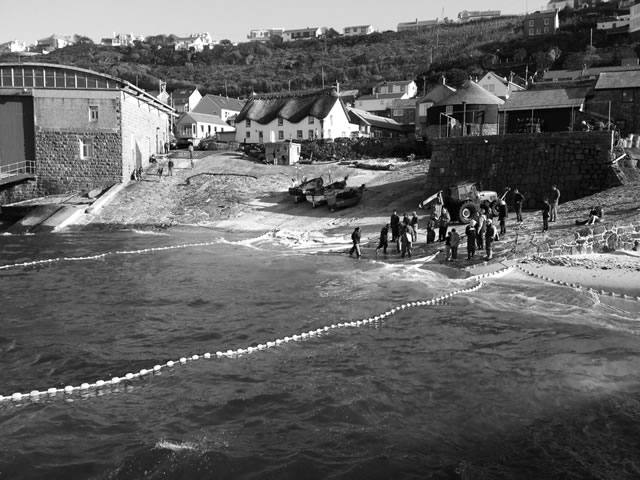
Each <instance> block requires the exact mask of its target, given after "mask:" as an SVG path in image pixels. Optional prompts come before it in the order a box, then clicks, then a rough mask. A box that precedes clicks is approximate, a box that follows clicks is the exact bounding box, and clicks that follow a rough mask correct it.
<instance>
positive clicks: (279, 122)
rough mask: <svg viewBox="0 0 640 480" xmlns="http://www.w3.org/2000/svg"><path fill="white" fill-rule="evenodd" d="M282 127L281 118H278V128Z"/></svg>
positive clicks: (282, 121)
mask: <svg viewBox="0 0 640 480" xmlns="http://www.w3.org/2000/svg"><path fill="white" fill-rule="evenodd" d="M283 125H284V119H283V118H282V117H278V126H279V127H282V126H283Z"/></svg>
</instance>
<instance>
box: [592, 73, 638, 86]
mask: <svg viewBox="0 0 640 480" xmlns="http://www.w3.org/2000/svg"><path fill="white" fill-rule="evenodd" d="M612 88H640V70H632V71H630V72H616V73H607V72H604V73H601V74H600V77H599V78H598V81H597V82H596V86H595V89H596V90H605V89H612Z"/></svg>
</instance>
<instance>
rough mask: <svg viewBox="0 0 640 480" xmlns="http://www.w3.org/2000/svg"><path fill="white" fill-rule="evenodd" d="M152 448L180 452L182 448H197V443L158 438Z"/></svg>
mask: <svg viewBox="0 0 640 480" xmlns="http://www.w3.org/2000/svg"><path fill="white" fill-rule="evenodd" d="M154 448H160V449H163V450H171V451H172V452H182V451H184V450H197V449H198V445H197V444H195V443H193V442H172V441H171V440H160V441H159V442H158V443H156V445H155V447H154Z"/></svg>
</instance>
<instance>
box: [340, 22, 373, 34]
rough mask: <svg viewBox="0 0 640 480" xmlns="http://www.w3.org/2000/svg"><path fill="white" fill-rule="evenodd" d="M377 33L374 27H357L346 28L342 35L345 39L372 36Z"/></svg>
mask: <svg viewBox="0 0 640 480" xmlns="http://www.w3.org/2000/svg"><path fill="white" fill-rule="evenodd" d="M375 31H376V29H375V28H373V25H357V26H355V27H344V28H343V29H342V34H343V35H344V36H345V37H355V36H358V35H371V34H372V33H373V32H375Z"/></svg>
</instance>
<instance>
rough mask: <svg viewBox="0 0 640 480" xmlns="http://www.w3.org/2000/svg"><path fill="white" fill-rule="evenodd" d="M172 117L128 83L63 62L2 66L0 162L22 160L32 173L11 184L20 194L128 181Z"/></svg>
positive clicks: (157, 148)
mask: <svg viewBox="0 0 640 480" xmlns="http://www.w3.org/2000/svg"><path fill="white" fill-rule="evenodd" d="M173 115H174V110H173V108H172V107H170V106H169V105H167V104H166V103H163V102H161V101H159V100H158V99H157V98H155V97H154V96H153V95H150V94H149V93H147V92H145V91H144V90H142V89H140V88H138V87H136V86H135V85H133V84H131V83H129V82H127V81H126V80H121V79H119V78H115V77H112V76H109V75H105V74H102V73H98V72H94V71H91V70H85V69H82V68H77V67H71V66H65V65H54V64H46V63H2V64H0V166H5V165H7V164H16V163H21V162H25V164H26V165H27V167H28V168H31V169H32V172H33V173H35V174H37V175H36V180H35V184H33V185H31V184H27V185H22V186H20V187H14V188H15V189H16V192H20V193H21V195H23V198H29V197H31V196H41V195H48V194H59V193H67V192H77V191H82V190H86V191H88V190H91V189H93V188H97V187H105V186H109V185H112V184H114V183H119V182H124V183H126V182H128V181H129V179H130V178H131V173H132V172H133V170H135V169H136V168H139V167H146V166H147V165H148V161H149V157H150V155H151V154H156V153H159V152H161V151H162V149H163V146H164V143H165V142H167V141H168V139H169V135H170V121H169V119H170V118H171V117H172V116H173ZM19 188H24V190H19ZM16 196H19V195H17V193H16Z"/></svg>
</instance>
